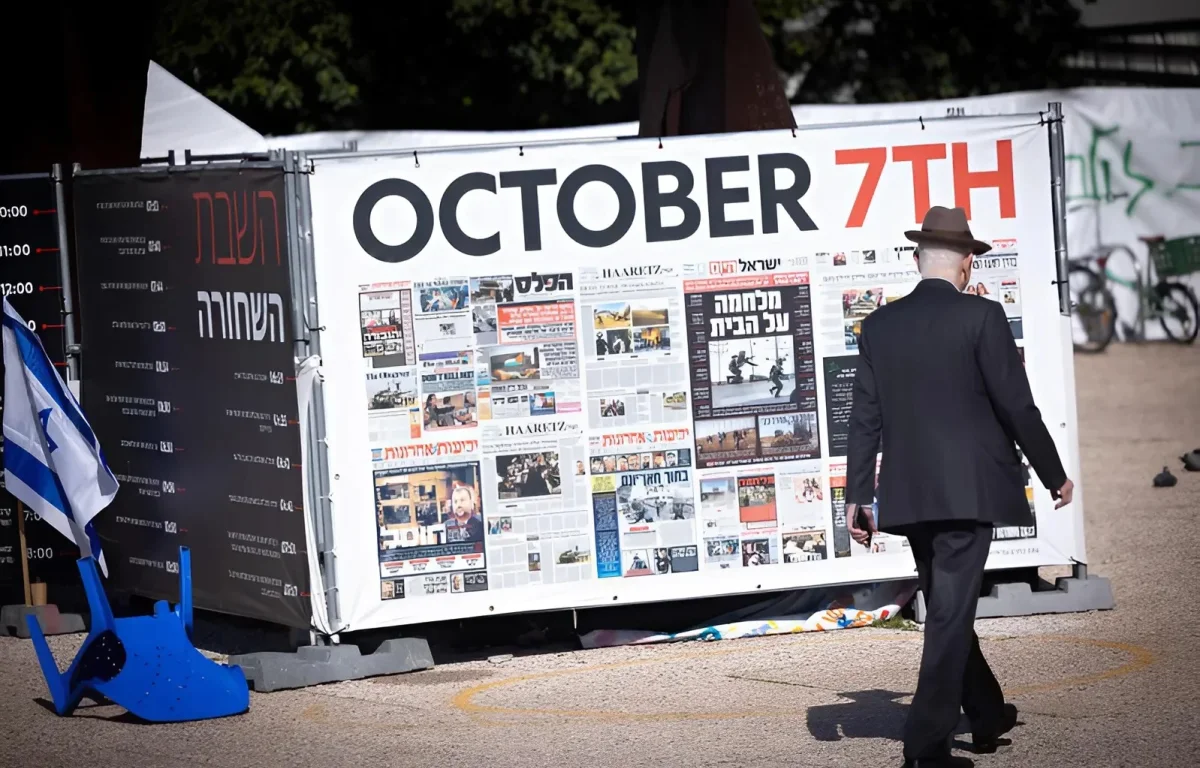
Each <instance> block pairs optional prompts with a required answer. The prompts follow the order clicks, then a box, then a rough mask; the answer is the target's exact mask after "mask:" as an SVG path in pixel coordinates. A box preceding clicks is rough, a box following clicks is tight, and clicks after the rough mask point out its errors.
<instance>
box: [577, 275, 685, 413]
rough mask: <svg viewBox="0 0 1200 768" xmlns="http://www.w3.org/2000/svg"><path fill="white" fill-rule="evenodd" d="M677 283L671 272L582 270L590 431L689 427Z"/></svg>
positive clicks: (682, 331)
mask: <svg viewBox="0 0 1200 768" xmlns="http://www.w3.org/2000/svg"><path fill="white" fill-rule="evenodd" d="M679 280H680V273H679V269H678V267H673V266H672V267H666V266H659V265H642V266H632V267H619V268H583V269H581V270H580V272H579V284H580V289H579V296H580V298H579V300H580V304H581V309H580V312H581V315H582V317H583V318H584V320H583V324H584V329H583V339H584V341H583V343H584V354H585V358H586V360H587V363H586V380H587V387H588V402H587V413H588V426H589V427H590V428H591V429H619V428H624V427H635V426H641V425H649V424H671V423H687V422H688V421H689V419H690V414H689V413H688V386H687V377H688V374H687V352H686V351H685V349H686V343H685V339H684V336H683V334H684V326H683V308H682V305H681V303H680V298H679Z"/></svg>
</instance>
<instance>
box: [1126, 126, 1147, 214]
mask: <svg viewBox="0 0 1200 768" xmlns="http://www.w3.org/2000/svg"><path fill="white" fill-rule="evenodd" d="M1132 160H1133V141H1132V140H1129V141H1126V142H1125V151H1124V152H1123V153H1122V154H1121V162H1122V165H1123V166H1124V168H1123V170H1124V171H1125V175H1126V176H1128V177H1129V178H1131V179H1134V180H1135V181H1140V182H1141V183H1142V188H1141V189H1139V190H1138V191H1137V193H1136V194H1134V196H1133V197H1131V198H1129V205H1126V206H1125V215H1126V216H1132V215H1133V209H1134V208H1136V207H1137V204H1138V201H1139V200H1141V199H1142V195H1144V194H1146V193H1147V192H1149V191H1150V190H1152V189H1154V180H1153V179H1151V178H1150V177H1149V176H1143V175H1141V174H1140V173H1137V172H1136V171H1134V170H1133V168H1132V167H1131V165H1132Z"/></svg>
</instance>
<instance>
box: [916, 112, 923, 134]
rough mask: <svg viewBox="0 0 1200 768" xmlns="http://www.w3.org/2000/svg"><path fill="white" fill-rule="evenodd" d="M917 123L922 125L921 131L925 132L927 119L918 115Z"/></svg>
mask: <svg viewBox="0 0 1200 768" xmlns="http://www.w3.org/2000/svg"><path fill="white" fill-rule="evenodd" d="M917 122H918V123H920V124H921V130H922V131H923V130H925V118H923V117H921V116H920V115H917Z"/></svg>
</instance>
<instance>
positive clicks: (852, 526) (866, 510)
mask: <svg viewBox="0 0 1200 768" xmlns="http://www.w3.org/2000/svg"><path fill="white" fill-rule="evenodd" d="M1068 482H1070V481H1068ZM862 511H863V516H864V517H865V518H866V519H867V527H866V528H865V529H863V528H859V527H858V521H857V520H856V519H855V518H857V517H858V505H857V504H847V505H846V527H847V528H848V529H849V530H850V538H852V539H854V540H855V541H857V542H858V543H859V544H861V545H863V546H864V547H865V546H867V542H868V541H870V540H871V536H873V535H874V534H876V533H879V529H878V528H876V527H875V512H874V511H873V510H872V509H871V508H870V507H863V508H862Z"/></svg>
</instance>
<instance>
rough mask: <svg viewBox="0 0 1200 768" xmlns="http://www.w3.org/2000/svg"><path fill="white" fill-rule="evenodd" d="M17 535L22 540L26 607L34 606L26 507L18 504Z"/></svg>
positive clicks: (22, 573) (22, 572) (23, 583)
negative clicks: (26, 537) (26, 534)
mask: <svg viewBox="0 0 1200 768" xmlns="http://www.w3.org/2000/svg"><path fill="white" fill-rule="evenodd" d="M17 533H18V534H19V536H20V539H21V584H22V585H23V586H24V587H25V605H33V594H32V593H31V592H30V586H29V548H28V547H27V546H25V505H24V504H22V503H21V502H20V501H18V502H17Z"/></svg>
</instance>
